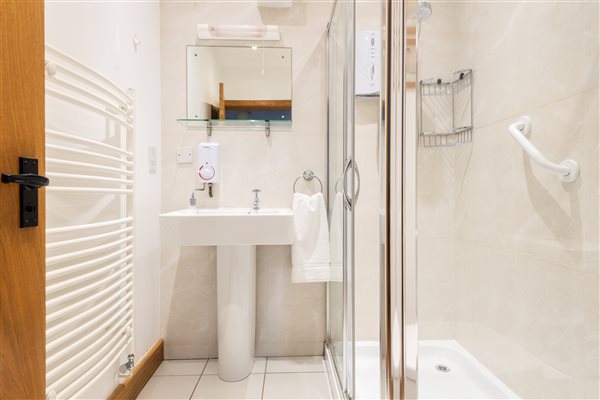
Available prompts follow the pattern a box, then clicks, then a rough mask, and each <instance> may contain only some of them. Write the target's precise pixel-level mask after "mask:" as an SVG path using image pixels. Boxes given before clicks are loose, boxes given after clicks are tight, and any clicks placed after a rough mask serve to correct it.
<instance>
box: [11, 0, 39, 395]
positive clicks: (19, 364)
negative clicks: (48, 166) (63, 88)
mask: <svg viewBox="0 0 600 400" xmlns="http://www.w3.org/2000/svg"><path fill="white" fill-rule="evenodd" d="M44 110H45V95H44V2H43V1H41V0H27V1H18V0H2V1H0V172H3V173H18V172H19V157H20V156H21V157H30V158H37V159H38V160H39V174H40V175H43V174H44V171H45V162H44V161H45V160H44V157H45V152H44V147H45V146H44V145H45V130H44V126H45V120H44ZM38 197H39V214H38V220H39V226H37V227H33V228H19V185H17V184H14V183H13V184H0V398H1V399H43V398H45V397H46V396H45V389H46V388H45V386H46V380H45V375H46V371H45V365H46V351H45V350H46V349H45V336H46V322H45V319H46V308H45V307H46V306H45V287H46V277H45V275H46V274H45V270H46V265H45V261H46V260H45V257H46V252H45V235H46V234H45V228H46V214H45V211H46V210H45V190H44V189H40V190H39V193H38Z"/></svg>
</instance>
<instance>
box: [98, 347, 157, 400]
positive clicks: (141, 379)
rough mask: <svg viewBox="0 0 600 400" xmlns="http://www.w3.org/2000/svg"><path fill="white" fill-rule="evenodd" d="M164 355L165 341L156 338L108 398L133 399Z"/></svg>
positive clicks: (116, 399)
mask: <svg viewBox="0 0 600 400" xmlns="http://www.w3.org/2000/svg"><path fill="white" fill-rule="evenodd" d="M164 357H165V342H164V340H163V339H158V340H157V341H156V343H154V344H153V345H152V347H150V350H148V352H147V353H146V355H145V356H144V357H143V358H142V359H141V360H140V361H139V362H138V363H136V365H135V367H134V368H133V373H132V374H131V376H130V377H128V378H127V379H125V380H124V381H123V383H121V384H119V386H117V387H116V388H115V390H113V392H112V394H111V395H110V396H109V397H108V400H133V399H135V398H136V397H137V396H138V394H140V392H141V391H142V389H143V388H144V386H146V383H148V381H149V380H150V378H151V377H152V374H154V371H156V369H157V368H158V366H159V365H160V363H161V362H162V361H163V359H164Z"/></svg>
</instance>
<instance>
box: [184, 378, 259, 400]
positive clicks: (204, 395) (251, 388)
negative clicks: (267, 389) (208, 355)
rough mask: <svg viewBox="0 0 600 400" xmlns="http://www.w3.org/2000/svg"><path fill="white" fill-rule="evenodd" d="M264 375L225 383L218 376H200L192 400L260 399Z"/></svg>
mask: <svg viewBox="0 0 600 400" xmlns="http://www.w3.org/2000/svg"><path fill="white" fill-rule="evenodd" d="M264 377H265V375H264V374H251V375H250V376H248V377H247V378H246V379H244V380H243V381H239V382H225V381H222V380H221V379H220V378H219V376H218V375H202V377H201V378H200V382H198V386H197V387H196V390H195V391H194V395H193V396H192V399H260V398H261V396H262V389H263V382H264Z"/></svg>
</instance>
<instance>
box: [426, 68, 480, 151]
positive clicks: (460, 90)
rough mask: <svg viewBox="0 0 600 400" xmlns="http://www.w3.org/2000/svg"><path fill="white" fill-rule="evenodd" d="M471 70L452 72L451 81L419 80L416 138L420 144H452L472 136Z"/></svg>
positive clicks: (428, 145)
mask: <svg viewBox="0 0 600 400" xmlns="http://www.w3.org/2000/svg"><path fill="white" fill-rule="evenodd" d="M472 80H473V71H472V70H470V69H462V70H459V71H456V72H454V74H453V79H452V81H450V82H444V81H443V80H442V79H440V78H437V79H427V80H422V81H420V82H419V90H420V96H421V100H420V101H419V103H418V104H419V137H420V144H421V146H423V147H452V146H458V145H462V144H465V143H469V142H471V140H472V139H473V112H472V100H471V97H472Z"/></svg>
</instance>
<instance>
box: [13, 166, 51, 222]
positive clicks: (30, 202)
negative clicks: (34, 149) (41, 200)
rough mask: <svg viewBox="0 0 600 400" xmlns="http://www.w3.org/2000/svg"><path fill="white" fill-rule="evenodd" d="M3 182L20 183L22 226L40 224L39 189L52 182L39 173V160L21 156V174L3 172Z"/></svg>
mask: <svg viewBox="0 0 600 400" xmlns="http://www.w3.org/2000/svg"><path fill="white" fill-rule="evenodd" d="M2 183H17V184H18V185H19V202H20V206H21V211H20V219H21V228H28V227H32V226H38V189H39V188H41V187H42V186H48V184H49V183H50V180H49V179H48V178H46V177H45V176H40V175H38V160H37V159H35V158H25V157H19V174H18V175H17V174H14V175H12V174H2Z"/></svg>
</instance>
